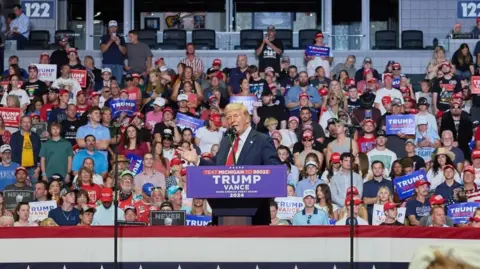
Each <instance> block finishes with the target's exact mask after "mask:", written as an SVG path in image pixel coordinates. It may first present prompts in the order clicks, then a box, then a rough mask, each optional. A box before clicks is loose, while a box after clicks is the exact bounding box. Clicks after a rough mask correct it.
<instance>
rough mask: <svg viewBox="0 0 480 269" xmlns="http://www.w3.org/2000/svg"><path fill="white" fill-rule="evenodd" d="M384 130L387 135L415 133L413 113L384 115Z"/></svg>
mask: <svg viewBox="0 0 480 269" xmlns="http://www.w3.org/2000/svg"><path fill="white" fill-rule="evenodd" d="M385 127H386V129H385V132H386V133H387V135H396V134H398V133H402V134H407V135H414V134H415V115H389V116H387V117H386V122H385Z"/></svg>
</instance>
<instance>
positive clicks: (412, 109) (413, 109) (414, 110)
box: [410, 108, 418, 115]
mask: <svg viewBox="0 0 480 269" xmlns="http://www.w3.org/2000/svg"><path fill="white" fill-rule="evenodd" d="M417 113H418V110H416V109H415V108H411V109H410V114H414V115H415V114H417Z"/></svg>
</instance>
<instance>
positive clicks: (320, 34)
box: [315, 33, 323, 38]
mask: <svg viewBox="0 0 480 269" xmlns="http://www.w3.org/2000/svg"><path fill="white" fill-rule="evenodd" d="M319 37H322V38H323V33H316V34H315V38H319Z"/></svg>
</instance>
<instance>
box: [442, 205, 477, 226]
mask: <svg viewBox="0 0 480 269" xmlns="http://www.w3.org/2000/svg"><path fill="white" fill-rule="evenodd" d="M477 208H480V203H478V202H468V203H461V204H452V205H449V206H448V209H447V215H448V216H449V217H450V218H451V219H452V221H453V223H454V224H465V223H468V221H469V218H470V217H472V216H473V213H475V209H477Z"/></svg>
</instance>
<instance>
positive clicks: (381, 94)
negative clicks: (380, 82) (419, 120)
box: [375, 88, 403, 115]
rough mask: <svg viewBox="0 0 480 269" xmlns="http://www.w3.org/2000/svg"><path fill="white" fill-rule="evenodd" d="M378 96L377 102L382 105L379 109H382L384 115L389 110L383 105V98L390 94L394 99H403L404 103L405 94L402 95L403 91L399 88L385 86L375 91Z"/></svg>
mask: <svg viewBox="0 0 480 269" xmlns="http://www.w3.org/2000/svg"><path fill="white" fill-rule="evenodd" d="M375 95H376V97H375V103H376V104H379V105H380V106H379V107H378V109H380V112H382V115H383V114H385V112H387V111H386V110H385V108H384V107H383V104H382V98H383V97H385V96H390V97H391V98H392V100H393V99H395V98H398V99H400V100H401V101H402V104H403V96H402V93H401V92H400V91H399V90H397V89H394V88H392V89H390V90H388V89H385V88H381V89H380V90H378V91H377V92H376V93H375Z"/></svg>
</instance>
